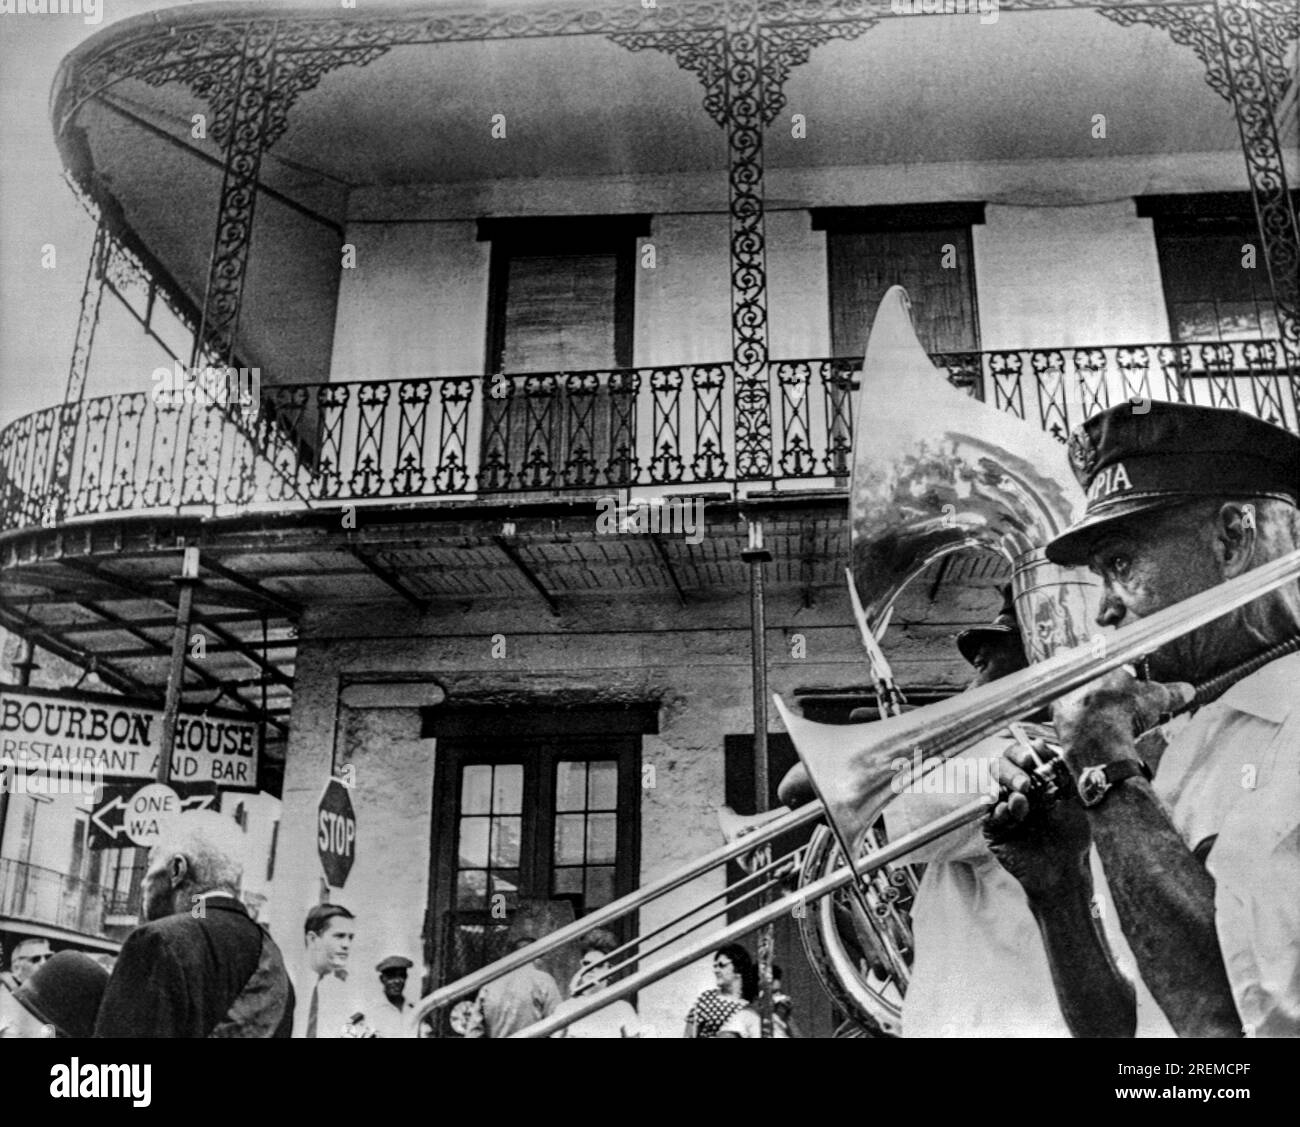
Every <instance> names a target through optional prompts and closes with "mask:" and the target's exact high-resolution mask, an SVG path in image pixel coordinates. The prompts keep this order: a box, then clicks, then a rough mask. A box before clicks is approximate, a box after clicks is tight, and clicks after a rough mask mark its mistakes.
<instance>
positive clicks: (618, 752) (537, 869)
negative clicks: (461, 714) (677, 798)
mask: <svg viewBox="0 0 1300 1127" xmlns="http://www.w3.org/2000/svg"><path fill="white" fill-rule="evenodd" d="M505 743H506V741H499V740H492V741H476V740H456V741H454V742H453V741H447V742H445V743H444V742H441V741H440V744H439V770H438V776H439V780H438V786H437V797H438V801H437V803H436V805H437V807H438V814H439V816H438V819H437V823H436V825H437V828H438V832H437V835H436V844H435V851H436V854H437V857H436V864H435V889H434V901H435V903H436V905H437V907H436V916H437V918H436V920H435V927H434V935H435V936H437V937H438V938H437V940H436V941H435V950H434V952H433V962H434V965H435V968H436V977H437V980H438V982H439V983H446V982H451V981H453V980H455V979H457V978H459V977H461V976H462V975H466V974H469V973H470V972H471V971H474V970H477V969H478V968H479V967H481V966H484V965H486V964H487V963H489V962H492V961H493V960H494V959H497V958H500V957H501V956H502V955H504V954H505V953H506V952H507V951H508V949H509V944H508V933H509V928H510V924H511V922H512V920H514V919H515V917H516V915H517V913H519V912H520V911H521V910H522V911H525V912H528V913H530V914H532V915H538V914H540V915H541V917H542V919H544V920H549V921H550V922H551V923H552V924H558V923H561V922H565V921H567V920H570V919H577V918H580V917H582V916H584V915H587V914H588V913H589V912H592V911H594V910H595V909H596V908H599V907H601V906H603V905H605V904H608V903H609V902H610V901H611V900H613V899H615V898H616V897H619V896H622V895H624V894H625V893H627V892H630V891H631V890H632V889H633V888H634V887H635V885H636V871H637V851H638V842H637V811H638V810H639V786H638V784H639V765H638V762H637V761H638V759H639V744H640V741H639V740H638V739H637V738H636V737H631V736H623V735H601V736H573V735H565V736H563V737H532V738H524V739H517V740H511V741H509V742H508V746H503V744H505ZM631 926H633V925H632V923H630V922H629V921H625V922H624V923H623V925H622V927H621V928H619V927H616V928H614V929H613V930H614V931H615V932H616V934H619V935H620V938H631V931H630V928H631ZM548 969H551V968H548ZM554 970H555V971H556V972H558V971H559V964H558V963H557V965H556V967H555V968H554ZM556 977H557V981H558V980H559V978H560V974H559V973H557V974H556ZM558 984H559V986H560V989H561V991H563V992H567V986H568V983H567V981H558ZM440 1032H445V1031H444V1030H440Z"/></svg>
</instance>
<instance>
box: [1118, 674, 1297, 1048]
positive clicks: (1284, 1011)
mask: <svg viewBox="0 0 1300 1127" xmlns="http://www.w3.org/2000/svg"><path fill="white" fill-rule="evenodd" d="M1169 741H1170V742H1169V746H1168V748H1167V749H1166V751H1165V754H1164V758H1163V759H1161V761H1160V766H1159V769H1158V770H1157V772H1156V777H1155V782H1154V784H1153V786H1154V789H1155V792H1156V794H1157V795H1158V796H1159V797H1160V799H1161V801H1162V802H1163V803H1164V804H1165V807H1166V809H1167V810H1168V811H1169V813H1170V817H1171V819H1172V821H1173V823H1174V826H1175V828H1177V830H1178V832H1179V833H1180V834H1181V835H1182V838H1183V841H1184V842H1185V843H1186V844H1187V847H1188V848H1189V849H1193V850H1195V849H1196V848H1197V846H1198V845H1200V844H1201V843H1202V842H1203V841H1205V840H1206V839H1207V838H1209V837H1211V836H1213V835H1216V834H1217V835H1218V836H1217V839H1216V840H1215V842H1214V845H1213V847H1212V848H1211V850H1210V854H1209V858H1208V861H1207V863H1206V867H1207V869H1208V870H1209V873H1210V876H1212V877H1213V878H1214V884H1215V893H1214V915H1215V929H1216V930H1217V932H1218V936H1219V950H1220V951H1221V952H1222V953H1223V962H1224V966H1225V968H1226V970H1227V973H1228V982H1229V984H1230V986H1231V987H1232V995H1233V1001H1234V1002H1235V1003H1236V1006H1237V1013H1238V1014H1239V1015H1240V1017H1241V1022H1242V1026H1243V1028H1244V1029H1245V1031H1246V1033H1247V1034H1248V1035H1255V1036H1261V1037H1300V654H1291V655H1288V656H1287V657H1284V658H1280V659H1279V660H1277V661H1274V662H1270V663H1269V664H1268V665H1266V666H1265V667H1264V668H1263V669H1261V670H1259V671H1258V672H1256V673H1253V674H1251V675H1250V676H1249V677H1247V678H1245V679H1244V680H1241V681H1239V682H1237V684H1235V685H1234V686H1233V687H1232V688H1230V689H1229V690H1228V691H1227V692H1226V693H1224V694H1223V696H1221V697H1220V698H1219V699H1218V700H1217V701H1215V702H1214V703H1213V704H1209V705H1206V706H1205V707H1204V708H1201V709H1199V710H1198V711H1197V713H1196V714H1195V715H1194V716H1192V717H1191V718H1190V719H1188V720H1186V721H1183V722H1182V723H1181V724H1180V722H1179V721H1177V720H1176V721H1174V722H1173V724H1172V725H1170V728H1169ZM1166 1031H1169V1026H1168V1023H1167V1022H1166V1021H1165V1020H1164V1015H1163V1014H1162V1013H1161V1012H1160V1010H1159V1008H1158V1007H1157V1006H1156V1004H1155V1001H1154V999H1153V998H1152V997H1151V995H1150V994H1149V993H1148V991H1147V990H1146V988H1145V987H1144V986H1141V985H1139V987H1138V1035H1139V1036H1143V1035H1151V1034H1153V1033H1156V1034H1158V1033H1161V1032H1166Z"/></svg>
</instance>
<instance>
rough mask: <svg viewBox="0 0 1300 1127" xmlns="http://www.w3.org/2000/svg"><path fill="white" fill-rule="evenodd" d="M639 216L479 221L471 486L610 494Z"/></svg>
mask: <svg viewBox="0 0 1300 1127" xmlns="http://www.w3.org/2000/svg"><path fill="white" fill-rule="evenodd" d="M648 233H649V219H648V217H646V216H604V217H578V218H565V219H536V220H533V219H528V220H522V219H509V220H482V221H481V222H480V223H479V238H480V239H485V240H488V241H490V242H491V243H492V255H491V267H490V280H489V311H488V340H487V359H486V365H485V373H486V381H485V387H486V394H485V397H484V413H483V443H482V450H483V454H482V459H483V464H482V467H481V473H480V487H481V488H483V489H486V490H489V491H502V490H504V491H511V492H515V491H533V490H546V489H550V488H562V487H568V488H571V487H573V486H581V485H593V486H596V485H603V484H617V483H618V482H619V481H620V466H622V465H624V464H625V463H624V462H623V461H622V459H625V458H627V457H629V456H632V455H634V454H635V434H634V433H633V432H632V431H631V430H630V429H629V428H630V427H631V426H632V425H633V419H634V412H632V411H631V410H629V407H630V406H631V402H630V399H629V398H628V397H629V396H631V395H632V394H633V393H632V390H631V388H630V387H628V386H625V384H624V383H623V381H622V379H621V377H619V376H617V375H615V374H614V373H616V372H617V370H618V369H625V368H630V367H631V365H632V329H633V307H634V296H635V267H636V242H637V238H638V237H640V236H642V235H646V234H648Z"/></svg>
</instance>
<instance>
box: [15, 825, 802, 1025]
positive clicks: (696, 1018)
mask: <svg viewBox="0 0 1300 1127" xmlns="http://www.w3.org/2000/svg"><path fill="white" fill-rule="evenodd" d="M238 857H239V838H238V829H237V827H236V826H235V824H234V823H233V822H232V821H230V820H229V819H226V818H223V817H221V816H220V815H218V814H215V813H213V812H211V811H192V812H188V813H185V814H183V815H181V816H179V817H178V818H176V819H175V821H174V822H173V823H172V824H171V825H170V827H169V829H168V830H167V832H166V834H165V836H164V838H163V840H161V841H159V843H158V844H157V845H156V846H155V847H154V848H153V850H152V852H151V854H150V861H149V867H148V869H147V871H146V873H145V876H144V886H143V913H144V917H145V922H144V923H142V924H141V925H140V926H139V927H137V928H136V929H135V930H134V931H132V932H131V934H130V935H129V936H128V937H127V939H126V941H125V942H124V943H123V945H122V949H121V952H120V954H119V955H118V956H117V957H116V959H115V960H113V965H112V967H111V972H110V969H108V968H106V967H105V966H104V965H103V963H102V962H101V961H100V959H97V958H96V957H94V956H91V955H87V954H85V953H83V952H79V951H71V950H69V951H60V952H57V953H55V952H53V951H52V950H51V947H50V944H49V943H48V941H46V940H44V939H39V938H29V939H25V940H23V941H21V942H19V943H18V944H17V945H16V946H15V947H14V950H13V952H12V954H11V956H10V964H11V965H10V970H9V972H8V973H7V974H5V975H3V976H0V1037H67V1038H87V1037H104V1038H110V1037H155V1038H198V1037H257V1038H261V1037H266V1038H285V1037H297V1038H304V1039H317V1038H363V1039H364V1038H372V1037H377V1038H393V1037H399V1038H402V1037H419V1036H428V1035H430V1034H431V1033H432V1029H431V1027H430V1026H429V1024H428V1023H427V1021H425V1022H421V1023H419V1024H418V1025H417V1023H416V1022H415V1021H414V1018H413V1014H412V1011H413V1010H414V1008H415V1003H414V1002H413V1001H412V1000H410V999H408V998H407V997H406V992H407V985H408V979H409V972H410V970H411V968H412V966H413V965H414V964H413V962H412V960H411V959H409V958H407V957H406V956H404V955H390V956H388V957H386V958H384V959H382V960H380V962H379V963H378V964H377V965H376V966H375V968H374V972H375V978H374V980H367V981H363V982H361V983H358V982H357V981H356V980H355V979H354V978H353V977H351V974H350V971H351V967H350V957H351V952H352V944H353V941H354V939H355V937H356V923H355V920H356V917H355V916H354V914H353V913H352V912H351V911H349V910H348V909H347V908H346V907H344V906H343V905H342V904H317V905H315V906H313V907H312V908H311V909H310V910H309V911H308V912H307V915H306V919H305V920H304V923H303V943H304V948H305V956H306V966H307V970H306V975H305V978H304V980H303V981H300V982H299V983H297V984H296V986H295V984H294V983H292V982H291V981H290V975H289V973H288V971H287V969H286V967H285V963H284V959H283V957H282V956H281V953H280V950H279V948H278V947H277V945H276V943H275V941H274V940H273V939H272V938H271V935H270V933H269V932H268V931H267V930H266V928H265V927H263V926H262V925H261V924H259V923H257V922H256V921H255V920H253V919H252V917H251V916H250V915H249V914H248V911H247V909H246V908H245V907H244V905H243V903H242V902H241V900H240V899H239V896H238V889H239V884H240V879H241V876H242V870H241V867H240V863H239V861H238ZM537 938H538V936H537V934H536V933H534V932H533V931H530V930H528V929H527V928H526V927H525V928H522V929H519V930H518V931H517V932H516V934H515V936H514V947H515V949H516V950H517V949H519V948H520V947H524V946H527V945H528V944H530V943H532V942H533V941H534V940H535V939H537ZM617 946H618V941H617V940H616V938H615V937H614V935H613V934H612V933H610V932H609V931H605V930H603V929H596V930H593V931H590V932H588V933H587V934H586V935H585V936H583V937H582V938H581V939H580V940H579V941H578V955H579V965H578V970H577V972H576V973H575V974H574V975H573V977H572V979H571V980H570V982H569V996H568V998H567V999H566V998H565V997H564V996H563V995H562V994H561V992H560V989H559V986H558V985H557V983H556V981H555V979H554V977H553V976H552V975H551V974H550V973H549V972H548V971H546V970H545V969H543V968H542V967H541V966H540V965H538V963H537V961H536V960H534V961H532V962H529V963H525V964H524V965H523V966H521V967H519V968H518V969H516V970H515V971H513V972H511V973H510V974H507V975H503V976H502V977H500V978H498V979H496V980H494V981H493V982H491V983H489V984H488V985H486V986H484V987H483V988H482V989H481V990H480V991H479V993H478V994H477V996H476V997H475V998H474V1000H473V1002H472V1008H471V1010H470V1016H469V1019H468V1021H467V1023H466V1025H465V1028H464V1029H463V1031H462V1032H463V1034H464V1036H466V1037H470V1038H482V1037H487V1038H499V1037H509V1036H511V1035H513V1034H515V1033H517V1032H519V1031H520V1030H522V1029H525V1028H527V1027H528V1026H530V1025H533V1024H535V1023H537V1022H539V1021H541V1020H543V1019H544V1018H548V1017H551V1016H552V1015H563V1014H565V1013H566V1012H569V1011H571V1010H573V1009H574V1008H576V1007H577V1006H578V1005H581V1004H582V1003H584V1002H586V1001H587V1000H589V999H590V998H591V997H592V996H593V995H595V994H598V993H599V992H601V991H603V990H604V989H606V986H607V981H608V977H609V970H608V967H609V962H608V956H609V955H610V953H611V952H613V951H614V950H615V949H616V947H617ZM775 971H776V973H775V984H776V986H777V992H776V995H775V1001H776V1011H777V1016H776V1018H775V1021H776V1027H777V1029H778V1030H779V1032H777V1033H776V1036H781V1037H788V1036H791V1035H794V1034H792V1024H793V1023H792V1021H791V1019H790V1014H789V1009H790V1002H789V999H788V997H786V996H785V995H784V994H783V993H781V992H780V989H779V977H780V974H779V971H780V968H775ZM714 973H715V975H716V977H717V981H718V987H717V990H710V991H706V992H705V994H704V995H702V996H701V998H700V1000H699V1001H697V1002H696V1004H695V1006H693V1007H692V1009H691V1012H690V1015H689V1017H688V1019H687V1033H686V1035H687V1036H689V1037H731V1036H735V1037H756V1036H758V1035H759V1032H758V1031H759V1025H758V1021H759V1018H758V1013H757V1010H756V1009H754V1007H753V1005H752V1003H753V1002H754V1001H755V998H756V995H757V982H758V978H757V971H756V970H755V967H754V964H753V961H752V959H751V958H750V956H749V954H748V952H746V951H745V949H744V948H743V947H740V946H731V947H726V948H723V949H722V950H720V951H719V952H718V953H717V956H716V957H715V959H714ZM651 1035H653V1031H652V1030H650V1028H649V1027H648V1026H647V1025H645V1024H644V1023H643V1022H642V1021H641V1019H640V1017H639V1016H638V1015H637V1012H636V1009H635V1008H634V1007H633V1006H632V1004H631V1003H630V1002H627V1001H623V1000H621V999H616V1000H613V1001H611V1002H610V1003H609V1004H608V1005H605V1006H602V1007H600V1008H599V1009H597V1010H596V1011H594V1012H593V1013H590V1014H587V1015H586V1016H584V1017H581V1018H579V1019H578V1020H576V1021H574V1022H572V1023H570V1024H568V1025H567V1026H565V1027H564V1028H562V1029H560V1030H559V1031H557V1032H556V1033H555V1034H553V1036H555V1037H576V1038H599V1037H646V1036H651Z"/></svg>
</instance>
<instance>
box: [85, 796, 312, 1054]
mask: <svg viewBox="0 0 1300 1127" xmlns="http://www.w3.org/2000/svg"><path fill="white" fill-rule="evenodd" d="M240 844H241V841H240V834H239V829H238V827H237V826H236V824H235V823H234V822H233V821H231V820H230V819H229V818H223V817H222V816H221V815H219V814H216V813H213V812H211V811H207V810H197V811H191V812H190V813H186V814H182V815H181V816H180V817H178V818H176V819H175V821H174V822H173V823H172V824H171V826H170V827H169V829H168V830H167V831H165V832H164V836H163V839H162V840H160V841H159V842H158V844H157V845H156V846H155V847H154V849H153V852H152V853H151V854H150V857H149V868H148V871H147V872H146V873H145V877H144V917H145V919H146V921H148V922H146V923H144V924H141V925H140V927H138V928H136V929H135V931H133V932H132V933H131V934H130V936H128V937H127V940H126V942H125V943H124V944H123V945H122V953H121V955H120V956H119V958H118V961H117V966H116V967H115V968H114V970H113V976H112V978H111V979H110V980H109V984H108V989H107V991H106V992H105V994H104V1001H103V1005H102V1006H101V1008H100V1011H99V1019H98V1021H97V1022H96V1024H95V1036H96V1037H288V1036H289V1032H290V1030H291V1028H292V1025H293V988H292V986H290V984H289V975H288V973H287V972H286V971H285V968H284V960H283V959H282V958H281V957H280V950H279V948H278V947H276V945H275V943H274V941H273V940H272V939H271V937H270V935H268V934H267V933H266V931H265V930H264V929H263V928H262V927H260V926H259V925H258V924H257V923H256V922H255V921H254V920H253V919H251V918H250V917H249V915H248V912H247V911H246V910H245V908H244V906H243V904H241V903H240V901H239V900H238V898H237V892H238V889H239V882H240V879H241V877H242V876H243V867H242V865H241V864H240V862H239V860H238V856H239V851H240Z"/></svg>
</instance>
